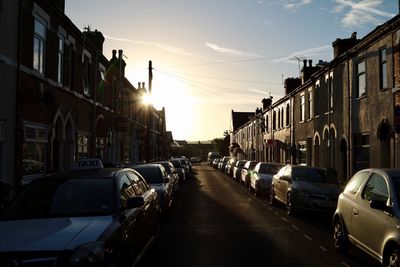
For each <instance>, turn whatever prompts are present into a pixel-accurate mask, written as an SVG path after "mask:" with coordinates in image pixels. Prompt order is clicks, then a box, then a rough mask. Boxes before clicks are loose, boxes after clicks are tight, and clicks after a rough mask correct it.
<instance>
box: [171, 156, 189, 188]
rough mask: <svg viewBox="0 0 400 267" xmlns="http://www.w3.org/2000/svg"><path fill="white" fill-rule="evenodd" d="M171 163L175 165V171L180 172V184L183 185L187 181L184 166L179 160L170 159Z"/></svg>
mask: <svg viewBox="0 0 400 267" xmlns="http://www.w3.org/2000/svg"><path fill="white" fill-rule="evenodd" d="M169 162H171V163H172V165H174V168H175V170H176V171H177V172H178V176H179V182H180V183H183V181H185V180H186V171H185V168H184V167H183V166H182V163H181V161H180V160H179V159H170V160H169Z"/></svg>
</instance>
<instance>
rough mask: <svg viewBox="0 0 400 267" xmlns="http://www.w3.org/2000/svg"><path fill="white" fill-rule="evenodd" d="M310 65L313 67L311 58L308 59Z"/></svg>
mask: <svg viewBox="0 0 400 267" xmlns="http://www.w3.org/2000/svg"><path fill="white" fill-rule="evenodd" d="M308 66H309V67H312V59H309V60H308Z"/></svg>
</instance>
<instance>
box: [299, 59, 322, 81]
mask: <svg viewBox="0 0 400 267" xmlns="http://www.w3.org/2000/svg"><path fill="white" fill-rule="evenodd" d="M303 62H304V66H303V68H302V69H301V83H302V84H304V83H305V82H306V81H307V80H308V79H310V77H311V76H312V75H313V74H314V73H315V72H317V71H318V70H319V69H321V68H322V66H320V65H315V66H313V65H312V60H311V59H309V60H308V66H307V60H304V61H303Z"/></svg>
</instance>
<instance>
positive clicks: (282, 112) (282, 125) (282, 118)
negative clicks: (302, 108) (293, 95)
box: [281, 108, 284, 128]
mask: <svg viewBox="0 0 400 267" xmlns="http://www.w3.org/2000/svg"><path fill="white" fill-rule="evenodd" d="M283 114H284V109H283V108H281V128H283V127H284V122H283V120H284V117H283V116H284V115H283Z"/></svg>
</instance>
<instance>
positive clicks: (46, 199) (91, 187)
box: [1, 178, 115, 220]
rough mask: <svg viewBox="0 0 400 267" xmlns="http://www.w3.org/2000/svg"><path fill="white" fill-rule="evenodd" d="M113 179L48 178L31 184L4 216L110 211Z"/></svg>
mask: <svg viewBox="0 0 400 267" xmlns="http://www.w3.org/2000/svg"><path fill="white" fill-rule="evenodd" d="M113 192H114V183H113V179H111V178H110V179H96V178H93V179H67V180H65V179H62V180H61V179H60V180H57V179H45V180H42V181H37V182H33V183H32V184H30V185H28V186H27V187H26V188H25V189H24V190H23V191H22V192H21V193H20V194H19V195H18V196H17V197H16V198H15V199H14V200H13V202H12V203H11V205H10V206H9V207H8V208H7V209H6V211H5V212H4V214H3V216H2V218H1V219H3V220H14V219H31V218H51V217H80V216H97V215H109V214H112V213H113V212H114V209H115V204H114V194H113Z"/></svg>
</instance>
